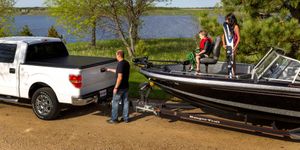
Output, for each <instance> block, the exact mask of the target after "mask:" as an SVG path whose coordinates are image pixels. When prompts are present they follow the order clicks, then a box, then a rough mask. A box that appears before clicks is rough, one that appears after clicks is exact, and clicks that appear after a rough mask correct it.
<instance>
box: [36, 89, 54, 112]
mask: <svg viewBox="0 0 300 150" xmlns="http://www.w3.org/2000/svg"><path fill="white" fill-rule="evenodd" d="M35 107H36V110H37V113H38V114H40V115H43V116H45V115H48V114H49V113H50V112H51V110H52V108H53V103H52V100H51V98H50V96H49V95H48V94H47V93H45V92H40V94H39V96H38V97H37V98H36V103H35Z"/></svg>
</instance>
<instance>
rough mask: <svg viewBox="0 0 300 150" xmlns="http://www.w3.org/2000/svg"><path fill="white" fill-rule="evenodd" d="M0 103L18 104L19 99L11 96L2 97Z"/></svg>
mask: <svg viewBox="0 0 300 150" xmlns="http://www.w3.org/2000/svg"><path fill="white" fill-rule="evenodd" d="M0 101H3V102H8V103H18V102H19V99H17V98H13V97H10V96H0Z"/></svg>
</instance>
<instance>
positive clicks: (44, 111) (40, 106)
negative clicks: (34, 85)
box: [31, 87, 60, 120]
mask: <svg viewBox="0 0 300 150" xmlns="http://www.w3.org/2000/svg"><path fill="white" fill-rule="evenodd" d="M31 105H32V109H33V112H34V114H35V115H36V116H37V117H38V118H40V119H42V120H52V119H55V118H56V117H57V116H58V114H59V112H60V105H59V103H58V101H57V97H56V95H55V93H54V91H53V90H52V89H51V88H49V87H43V88H40V89H38V90H36V91H35V92H34V94H33V96H32V99H31Z"/></svg>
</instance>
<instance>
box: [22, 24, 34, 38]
mask: <svg viewBox="0 0 300 150" xmlns="http://www.w3.org/2000/svg"><path fill="white" fill-rule="evenodd" d="M20 35H21V36H33V34H32V32H31V30H30V28H29V26H28V25H25V26H24V27H23V29H22V31H21V32H20Z"/></svg>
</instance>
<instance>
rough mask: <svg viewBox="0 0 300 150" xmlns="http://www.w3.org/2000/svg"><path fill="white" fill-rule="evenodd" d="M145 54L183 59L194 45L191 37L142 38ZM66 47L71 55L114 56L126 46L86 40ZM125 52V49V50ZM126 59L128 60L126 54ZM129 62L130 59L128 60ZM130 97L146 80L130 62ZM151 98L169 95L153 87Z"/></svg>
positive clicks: (153, 56)
mask: <svg viewBox="0 0 300 150" xmlns="http://www.w3.org/2000/svg"><path fill="white" fill-rule="evenodd" d="M144 43H145V45H144V46H145V48H146V54H149V59H159V60H185V58H186V54H187V53H188V52H190V51H192V50H193V49H194V48H195V47H196V44H195V41H194V40H193V39H182V38H180V39H179V38H176V39H149V40H144ZM67 48H68V50H69V53H70V54H71V55H80V56H98V57H115V52H116V50H118V49H123V50H125V51H126V48H125V47H124V46H123V44H122V42H121V41H120V40H102V41H97V46H96V47H92V46H90V44H89V43H88V42H78V43H69V44H67ZM126 53H127V51H126ZM126 56H127V57H126V59H127V60H129V61H130V58H129V57H128V55H126ZM130 62H131V61H130ZM130 73H131V74H130V79H129V82H130V97H135V98H138V97H139V90H138V89H139V88H138V87H139V84H140V83H143V82H147V79H146V78H145V77H144V76H143V75H141V74H140V73H139V67H136V66H134V65H133V64H131V72H130ZM150 98H152V99H170V98H172V97H171V96H170V95H168V94H166V93H165V92H163V91H162V90H161V89H159V88H157V87H155V88H154V89H153V91H152V92H151V94H150Z"/></svg>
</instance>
